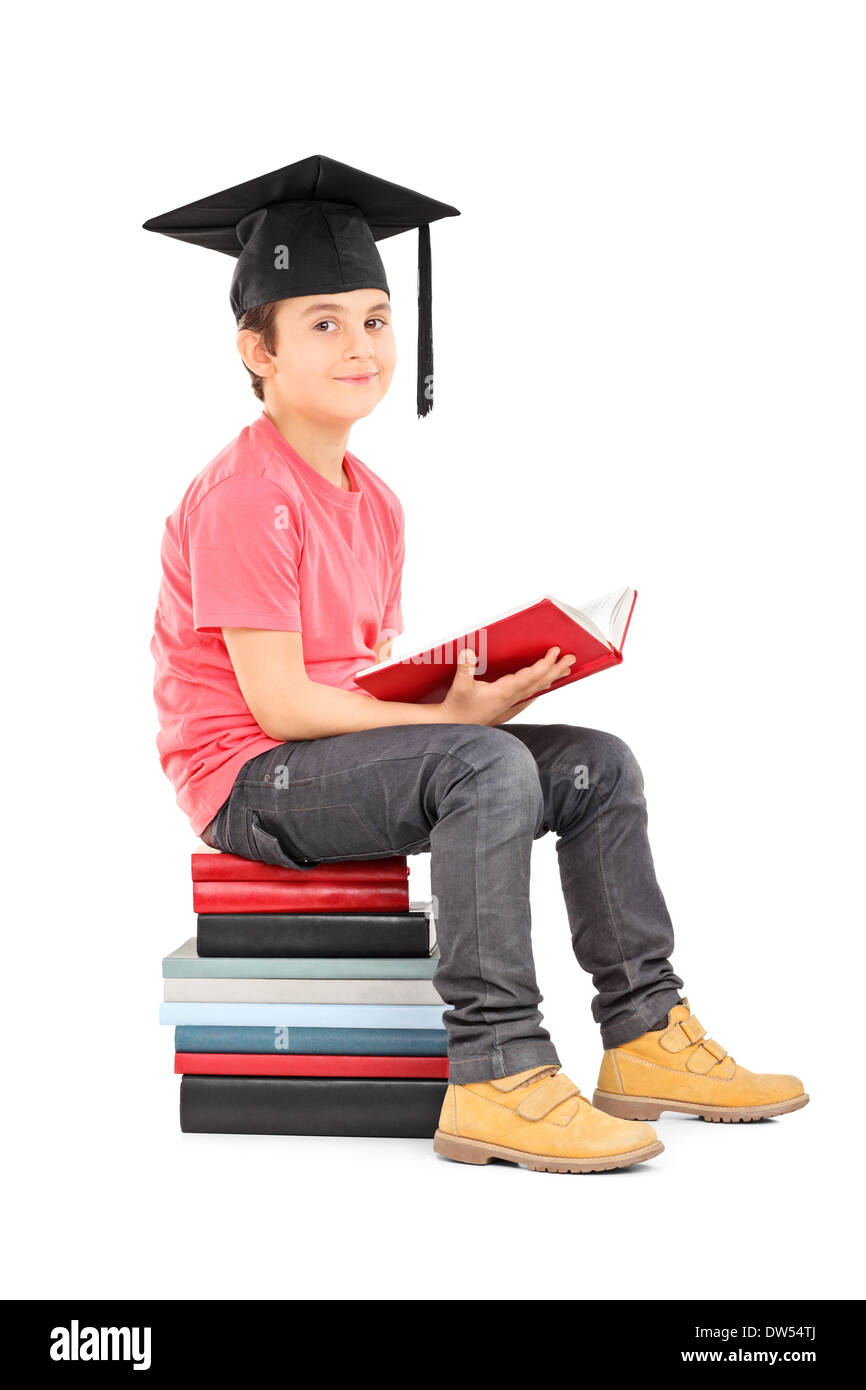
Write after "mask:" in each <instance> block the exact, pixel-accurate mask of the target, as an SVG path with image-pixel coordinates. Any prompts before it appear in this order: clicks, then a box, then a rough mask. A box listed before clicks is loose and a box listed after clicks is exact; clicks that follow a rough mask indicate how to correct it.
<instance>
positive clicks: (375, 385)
mask: <svg viewBox="0 0 866 1390" xmlns="http://www.w3.org/2000/svg"><path fill="white" fill-rule="evenodd" d="M455 212H456V209H454V208H450V207H448V206H447V205H445V204H440V203H435V202H433V201H432V200H430V199H427V198H424V197H422V195H420V194H416V193H413V192H411V191H410V190H407V189H402V188H399V187H397V186H395V185H393V184H386V183H385V182H384V181H383V180H380V179H375V178H373V177H372V176H370V175H366V174H363V173H362V172H361V171H359V170H354V169H350V168H349V167H348V166H346V165H341V164H337V163H336V162H335V161H332V160H328V159H326V158H325V157H323V156H313V157H312V158H311V159H308V160H304V161H301V162H300V163H299V164H296V165H291V166H289V167H288V168H286V169H283V170H279V171H277V172H276V173H274V174H270V175H267V176H265V177H264V178H262V179H259V180H253V181H252V182H250V183H248V184H243V185H240V186H239V187H237V188H233V189H229V190H226V191H225V192H223V193H220V194H217V195H215V197H213V198H210V199H202V200H200V202H198V203H196V204H192V205H190V206H189V207H188V208H181V209H178V210H176V211H175V212H173V213H168V214H165V216H164V217H161V218H156V219H153V220H152V221H151V222H150V223H147V224H145V225H146V226H147V227H148V228H149V229H152V230H157V231H163V232H165V233H166V234H168V235H172V236H176V237H179V238H181V239H185V240H190V241H193V242H195V243H196V244H199V245H206V246H210V247H213V248H215V249H218V250H223V251H225V252H228V253H229V254H232V255H236V256H237V258H238V259H237V266H236V269H235V273H234V277H233V281H232V292H231V301H232V307H233V309H234V311H235V315H236V319H237V322H238V339H237V344H238V349H239V351H240V354H241V357H242V359H243V362H244V365H245V366H246V368H247V371H248V372H249V374H250V377H251V380H252V384H253V389H254V391H255V393H256V395H257V397H258V398H259V399H260V400H261V401H262V402H263V405H264V409H263V411H262V413H261V415H260V416H259V418H258V419H257V420H256V421H255V422H254V423H253V424H252V425H250V426H249V427H248V428H246V429H244V430H242V431H241V433H240V435H239V436H238V438H237V439H236V440H234V441H233V442H232V443H231V444H230V445H229V446H228V447H227V448H226V449H224V450H223V451H222V453H220V454H219V455H218V456H217V458H216V459H214V460H213V462H212V463H211V464H209V465H208V467H207V468H205V469H204V470H203V472H202V473H200V474H199V475H198V477H197V478H196V479H194V481H193V483H192V484H191V485H190V487H189V488H188V490H187V492H186V494H185V495H184V498H183V500H182V501H181V503H180V505H179V506H178V508H177V509H176V511H175V512H174V513H173V515H172V516H171V517H170V518H169V519H168V522H167V527H166V533H165V537H164V540H163V547H162V563H163V582H162V587H161V590H160V598H159V605H158V608H157V613H156V622H155V632H154V637H153V642H152V652H153V655H154V658H155V662H156V674H155V685H154V691H155V697H156V702H157V707H158V710H159V717H160V727H161V732H160V735H159V740H158V746H159V751H160V755H161V760H162V764H163V767H164V769H165V771H166V772H167V773H168V775H169V776H170V777H171V779H172V781H173V783H174V785H175V788H176V790H177V797H178V803H179V805H180V806H181V807H182V809H183V810H184V811H186V813H187V815H188V816H189V819H190V823H191V825H192V828H193V830H194V831H195V832H196V834H200V835H201V836H202V838H203V839H204V840H205V842H206V843H207V844H209V845H211V846H212V847H214V848H217V849H219V850H222V851H225V852H231V853H234V854H240V855H244V856H246V857H248V858H252V859H259V860H263V861H264V862H266V863H272V864H283V865H288V866H291V867H295V868H303V867H307V866H309V865H311V864H314V863H320V862H327V861H331V860H345V859H362V858H364V857H369V858H378V857H381V856H383V855H389V854H390V855H403V854H413V853H418V852H421V851H423V850H426V849H429V850H430V851H431V855H432V859H431V876H432V889H433V893H434V895H435V898H436V900H437V902H438V916H437V936H438V940H439V947H440V953H441V958H440V963H439V967H438V970H437V974H436V977H435V983H436V987H437V989H438V991H439V993H440V994H441V996H442V998H443V999H444V1000H445V1001H446V1003H447V1004H449V1005H450V1006H451V1008H450V1009H449V1010H448V1011H447V1012H446V1014H445V1023H446V1027H447V1030H448V1056H449V1078H450V1084H449V1087H448V1091H447V1094H446V1098H445V1103H444V1105H443V1107H442V1113H441V1117H440V1122H439V1129H438V1131H437V1134H436V1137H435V1140H434V1147H435V1149H436V1150H437V1152H439V1153H441V1154H444V1155H446V1156H448V1157H451V1158H455V1159H459V1160H462V1161H464V1162H469V1163H485V1162H487V1161H488V1160H489V1159H490V1158H492V1157H501V1158H509V1159H511V1160H513V1161H516V1162H518V1163H524V1164H527V1165H528V1166H530V1167H532V1168H535V1169H547V1170H553V1171H567V1172H586V1171H598V1170H601V1169H606V1168H616V1167H627V1166H630V1165H632V1164H635V1163H640V1162H643V1161H645V1160H646V1159H648V1158H652V1157H653V1156H654V1155H655V1154H657V1153H659V1152H661V1149H662V1145H661V1143H660V1142H659V1141H658V1139H657V1137H656V1134H655V1131H654V1130H653V1129H652V1128H651V1126H650V1125H649V1124H648V1123H646V1121H647V1120H652V1119H656V1118H657V1117H658V1115H659V1114H660V1113H661V1111H662V1110H679V1111H685V1112H687V1113H692V1114H698V1115H702V1116H704V1117H705V1118H707V1119H726V1120H748V1119H759V1118H763V1117H765V1116H770V1115H779V1114H783V1113H785V1112H787V1111H790V1110H795V1109H799V1108H800V1107H801V1106H803V1105H805V1104H806V1102H807V1100H808V1097H807V1096H806V1095H805V1093H804V1090H803V1086H802V1084H801V1082H800V1081H799V1080H798V1079H797V1078H796V1077H792V1076H771V1075H755V1074H753V1073H751V1072H748V1071H746V1070H745V1069H744V1068H742V1067H740V1066H738V1065H737V1064H736V1063H735V1062H734V1060H733V1058H732V1057H730V1056H729V1055H728V1054H727V1053H726V1052H725V1049H724V1048H722V1047H720V1046H719V1045H718V1044H717V1043H716V1042H714V1041H713V1040H712V1039H710V1038H708V1037H707V1036H706V1034H705V1031H704V1029H703V1027H702V1026H701V1024H700V1023H699V1022H698V1020H697V1019H696V1018H695V1016H694V1015H693V1014H692V1013H691V1011H690V1009H689V1005H688V1001H687V1000H686V999H683V998H681V996H680V994H679V989H680V987H681V986H682V980H681V979H680V978H679V977H678V976H677V975H676V974H675V973H674V970H673V967H672V965H671V964H670V960H669V956H670V953H671V950H672V948H673V931H672V927H671V923H670V918H669V916H668V913H667V909H666V907H665V903H664V899H663V897H662V894H661V890H660V889H659V887H658V884H657V882H656V879H655V873H654V870H653V862H652V856H651V853H650V847H649V844H648V841H647V835H646V811H645V804H644V799H643V784H642V779H641V774H640V769H639V767H638V765H637V763H636V761H635V759H634V757H633V755H632V754H631V752H630V750H629V749H628V748H627V747H626V745H625V744H624V743H623V742H622V741H621V740H620V739H617V738H615V737H613V736H612V735H610V734H606V733H601V732H598V731H596V730H591V729H583V728H575V727H572V726H570V725H566V724H517V725H511V726H508V724H507V722H506V721H508V720H510V719H511V718H512V717H513V716H514V715H515V714H517V713H519V712H521V711H522V710H524V709H526V708H527V706H528V705H529V704H530V703H531V702H532V700H533V699H534V698H535V697H536V696H537V695H538V694H539V693H540V692H541V691H542V690H544V689H546V688H547V687H548V686H549V685H550V684H551V683H552V682H553V681H555V680H556V679H558V677H559V676H561V675H563V674H564V673H565V672H567V670H568V669H569V667H570V664H571V661H572V660H573V657H571V656H570V654H569V653H561V652H560V651H559V650H558V649H557V648H553V649H551V650H550V651H548V652H546V653H544V654H539V660H538V661H537V662H535V664H534V665H532V666H530V667H527V668H526V669H524V670H521V671H517V672H515V673H514V674H513V675H510V676H507V677H505V678H503V679H501V680H497V681H493V682H482V681H480V680H476V679H475V677H474V673H473V669H472V667H473V659H472V656H471V654H470V655H469V656H467V658H466V659H464V660H463V661H462V662H461V665H460V666H459V668H458V671H457V674H456V676H455V679H454V682H453V685H452V687H451V689H450V691H449V693H448V695H447V697H446V698H445V699H444V700H443V701H442V702H441V704H438V705H412V704H399V703H391V702H380V701H377V700H375V699H373V698H371V697H370V696H368V695H366V694H364V693H363V692H360V691H359V690H358V689H357V687H353V681H352V676H353V674H354V673H355V672H357V671H358V670H360V669H361V668H362V667H363V666H366V665H368V664H369V663H370V662H371V661H374V660H380V659H382V658H383V657H384V656H386V655H387V654H388V652H389V649H390V640H391V638H392V637H393V636H394V635H396V634H397V633H399V632H400V631H402V614H401V609H400V579H401V570H402V563H403V515H402V510H401V507H400V504H399V502H398V500H397V498H396V497H395V495H394V494H393V492H392V491H391V490H390V488H388V487H387V486H386V485H385V483H384V482H383V481H382V480H381V479H380V478H378V477H377V476H376V475H375V473H373V472H372V470H371V469H369V468H368V467H367V466H366V465H365V464H363V463H361V461H360V460H359V459H357V458H356V457H355V456H354V455H353V454H351V453H349V452H348V448H347V446H348V439H349V433H350V430H351V426H352V425H353V423H354V422H355V421H356V420H358V419H361V418H362V417H364V416H366V415H368V414H370V412H371V411H372V410H373V409H374V408H375V406H376V405H377V404H378V403H379V401H380V400H381V399H382V397H383V396H384V395H385V393H386V391H387V390H388V387H389V385H390V382H391V377H392V374H393V370H394V363H395V355H396V354H395V345H394V335H393V330H392V325H391V309H390V301H389V292H388V284H387V280H386V279H385V272H384V268H383V266H382V262H381V259H380V257H379V254H378V251H377V249H376V244H375V243H376V239H381V238H382V237H384V236H388V235H391V234H393V233H394V232H399V231H403V230H408V229H409V228H410V227H416V226H417V227H418V228H419V362H418V408H419V414H424V413H426V411H427V409H429V408H430V394H431V392H430V386H431V381H432V377H431V371H432V345H431V341H430V312H429V309H430V290H429V286H430V276H429V233H428V227H429V223H430V222H431V221H434V220H437V219H438V218H440V217H443V216H451V215H454V213H455ZM578 765H581V766H585V767H587V768H588V770H589V786H587V787H582V786H577V785H575V779H574V776H573V770H574V768H575V767H576V766H578ZM278 769H279V770H280V773H279V775H277V770H278ZM549 830H553V831H555V832H556V834H557V836H558V840H557V850H558V858H559V866H560V876H561V881H562V888H563V894H564V897H565V902H566V906H567V910H568V916H569V922H570V926H571V931H572V937H573V943H574V950H575V955H576V957H577V959H578V961H579V963H580V964H581V965H582V966H583V968H584V969H585V970H587V971H589V972H590V973H591V975H592V977H593V981H594V983H595V986H596V989H597V991H598V992H597V994H596V997H595V999H594V1001H593V1015H594V1017H595V1019H596V1021H597V1022H598V1023H599V1024H600V1026H601V1036H602V1042H603V1045H604V1049H605V1051H604V1057H603V1060H602V1065H601V1073H600V1076H599V1084H598V1088H597V1090H596V1092H595V1096H594V1103H593V1104H592V1105H591V1104H590V1103H589V1101H588V1100H587V1099H586V1098H585V1097H583V1096H582V1095H581V1094H580V1092H579V1090H578V1088H577V1087H576V1086H574V1085H573V1083H572V1082H571V1081H570V1080H569V1079H568V1077H566V1076H565V1075H564V1074H563V1073H562V1071H561V1070H560V1063H559V1058H558V1056H557V1053H556V1050H555V1048H554V1045H553V1043H552V1041H551V1039H550V1035H549V1033H548V1032H547V1030H546V1029H545V1028H544V1027H543V1025H542V1021H541V1014H540V1012H539V1009H538V1004H539V1001H540V995H539V992H538V987H537V984H536V979H535V969H534V964H533V959H532V950H531V943H530V919H529V865H530V851H531V846H532V841H533V839H536V838H538V836H540V835H542V834H543V833H545V832H546V831H549Z"/></svg>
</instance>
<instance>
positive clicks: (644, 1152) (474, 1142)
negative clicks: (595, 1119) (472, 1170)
mask: <svg viewBox="0 0 866 1390" xmlns="http://www.w3.org/2000/svg"><path fill="white" fill-rule="evenodd" d="M433 1148H434V1150H435V1151H436V1153H437V1154H441V1156H442V1157H443V1158H452V1159H454V1160H455V1162H457V1163H489V1162H490V1160H491V1159H493V1158H504V1159H507V1160H508V1162H509V1163H522V1164H524V1165H525V1166H526V1167H527V1168H531V1169H532V1170H533V1172H535V1173H605V1172H607V1171H608V1169H610V1168H630V1167H632V1165H633V1164H635V1163H643V1162H644V1161H645V1160H646V1159H648V1158H655V1157H656V1155H657V1154H660V1153H662V1152H663V1150H664V1144H663V1143H662V1141H661V1140H660V1139H657V1140H656V1142H655V1143H654V1144H647V1145H646V1146H645V1147H644V1148H642V1149H630V1150H629V1151H628V1152H627V1153H621V1154H605V1155H603V1156H602V1157H601V1158H556V1157H554V1156H553V1155H552V1154H532V1153H526V1152H525V1151H524V1150H523V1149H506V1148H503V1147H502V1145H500V1144H485V1143H483V1142H482V1141H481V1140H480V1139H463V1138H461V1136H460V1135H458V1134H445V1133H444V1131H443V1130H441V1129H437V1131H436V1133H435V1134H434V1136H433Z"/></svg>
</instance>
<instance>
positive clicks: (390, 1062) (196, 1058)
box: [174, 1052, 448, 1078]
mask: <svg viewBox="0 0 866 1390" xmlns="http://www.w3.org/2000/svg"><path fill="white" fill-rule="evenodd" d="M174 1069H175V1071H176V1072H178V1073H180V1074H181V1075H187V1074H188V1075H198V1076H411V1077H427V1076H430V1077H440V1078H441V1077H447V1076H448V1058H447V1057H304V1056H301V1055H299V1054H297V1053H291V1054H290V1053H271V1052H268V1053H260V1052H176V1053H175V1054H174Z"/></svg>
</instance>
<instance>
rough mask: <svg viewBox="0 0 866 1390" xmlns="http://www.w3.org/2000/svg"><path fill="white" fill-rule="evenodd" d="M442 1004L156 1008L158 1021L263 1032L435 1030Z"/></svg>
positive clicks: (183, 1005)
mask: <svg viewBox="0 0 866 1390" xmlns="http://www.w3.org/2000/svg"><path fill="white" fill-rule="evenodd" d="M442 1012H443V1006H442V1004H441V1003H440V1004H237V1003H228V1004H206V1003H201V1002H200V1001H195V1002H194V1003H192V1004H186V1003H183V1002H175V1003H169V1004H160V1006H159V1021H160V1023H162V1024H167V1025H169V1026H174V1025H175V1024H177V1023H202V1024H219V1025H224V1024H225V1025H234V1026H236V1027H242V1028H243V1027H249V1026H251V1025H252V1026H255V1025H258V1026H260V1027H265V1028H436V1027H439V1026H444V1025H443V1024H442Z"/></svg>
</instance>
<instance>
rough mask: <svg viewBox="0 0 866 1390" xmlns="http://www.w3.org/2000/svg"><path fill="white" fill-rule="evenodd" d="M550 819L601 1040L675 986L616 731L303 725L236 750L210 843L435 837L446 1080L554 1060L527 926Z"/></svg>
mask: <svg viewBox="0 0 866 1390" xmlns="http://www.w3.org/2000/svg"><path fill="white" fill-rule="evenodd" d="M550 830H553V831H555V832H556V834H557V837H558V838H557V842H556V848H557V854H558V858H559V873H560V878H561V882H562V891H563V895H564V898H565V905H566V909H567V913H568V920H569V924H570V926H571V935H572V941H573V943H574V953H575V955H576V957H577V960H578V962H579V964H580V965H581V966H582V967H583V969H584V970H586V971H588V973H589V974H590V975H591V976H592V979H593V983H594V985H595V988H596V990H597V993H596V995H595V998H594V999H593V1003H592V1012H593V1017H594V1018H595V1020H596V1022H597V1023H599V1024H600V1025H601V1037H602V1043H603V1045H604V1046H605V1047H615V1046H617V1045H618V1044H619V1043H624V1042H628V1041H629V1040H630V1039H632V1038H635V1037H638V1036H640V1034H641V1033H644V1032H646V1031H647V1029H648V1028H650V1027H651V1026H652V1025H653V1024H655V1023H657V1022H658V1021H659V1020H660V1019H662V1018H663V1017H664V1016H665V1014H666V1013H667V1011H668V1010H669V1009H670V1008H672V1007H673V1005H674V1004H676V1003H677V1002H678V1001H679V998H680V996H679V994H678V989H679V988H680V987H681V986H682V983H683V982H682V980H681V979H679V977H678V976H677V975H675V974H674V970H673V967H672V965H671V964H670V962H669V960H668V956H669V955H670V952H671V950H672V948H673V928H672V926H671V921H670V917H669V916H668V911H667V908H666V906H665V901H664V898H663V897H662V893H661V889H660V888H659V886H658V883H657V882H656V877H655V871H654V869H653V861H652V854H651V852H650V847H649V842H648V840H647V816H646V805H645V802H644V797H643V779H642V777H641V772H640V768H639V767H638V764H637V762H636V761H635V758H634V756H633V754H632V752H631V750H630V749H629V748H628V746H627V745H626V744H625V743H623V741H622V740H621V739H619V738H616V737H614V735H612V734H607V733H601V732H599V731H598V730H596V729H581V728H574V727H572V726H571V725H569V724H519V723H518V724H507V725H502V726H500V727H498V728H486V727H483V726H479V725H475V724H400V725H396V726H393V727H391V728H386V729H365V730H364V731H363V732H361V733H355V734H336V735H334V736H333V737H329V738H317V739H301V740H295V741H293V742H290V743H284V744H281V745H280V746H279V747H278V748H272V749H269V750H268V751H267V752H265V753H261V754H259V756H258V757H256V758H252V759H251V760H250V761H249V762H248V763H245V764H244V766H243V767H242V768H241V770H240V772H239V773H238V776H237V779H236V781H235V784H234V787H233V788H232V791H231V794H230V796H229V798H228V800H227V801H226V802H225V803H224V805H223V806H222V807H221V808H220V810H219V812H218V813H217V816H216V818H215V820H214V822H213V826H212V831H211V833H212V837H213V842H214V845H215V846H216V848H217V849H220V850H223V851H228V852H230V853H232V854H240V855H243V856H244V857H246V858H248V859H258V860H261V861H263V862H265V863H268V864H284V865H287V866H289V867H291V868H304V867H309V866H310V865H311V864H317V863H322V862H327V861H329V860H339V859H365V858H379V857H381V856H383V855H402V854H418V853H421V852H422V851H425V850H429V851H430V852H431V887H432V891H433V894H434V897H435V899H436V901H437V909H438V910H437V916H436V930H437V936H438V940H439V949H440V953H441V959H440V963H439V966H438V968H437V971H436V976H435V985H436V988H437V990H438V992H439V994H440V995H441V996H442V998H443V999H444V1000H445V1002H446V1003H447V1004H450V1005H451V1006H452V1007H451V1009H450V1010H448V1011H447V1012H446V1014H445V1024H446V1027H447V1030H448V1057H449V1070H450V1075H451V1079H452V1080H453V1081H462V1082H467V1081H486V1080H490V1079H492V1078H496V1077H501V1076H508V1075H510V1074H511V1073H512V1072H517V1071H522V1070H523V1069H524V1068H526V1067H532V1066H537V1065H539V1064H540V1063H545V1062H558V1061H559V1059H558V1057H557V1055H556V1049H555V1047H554V1045H553V1043H552V1042H551V1039H550V1034H549V1033H548V1032H547V1030H546V1029H545V1028H544V1027H543V1026H542V1022H541V1013H540V1012H539V1007H538V1006H539V1003H540V1002H541V994H540V993H539V989H538V984H537V982H536V978H535V964H534V961H533V957H532V944H531V941H530V911H529V862H530V853H531V849H532V841H533V840H535V839H538V838H539V837H540V836H541V835H543V834H545V833H546V832H547V831H550Z"/></svg>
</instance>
